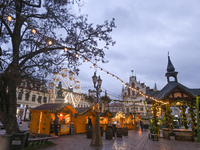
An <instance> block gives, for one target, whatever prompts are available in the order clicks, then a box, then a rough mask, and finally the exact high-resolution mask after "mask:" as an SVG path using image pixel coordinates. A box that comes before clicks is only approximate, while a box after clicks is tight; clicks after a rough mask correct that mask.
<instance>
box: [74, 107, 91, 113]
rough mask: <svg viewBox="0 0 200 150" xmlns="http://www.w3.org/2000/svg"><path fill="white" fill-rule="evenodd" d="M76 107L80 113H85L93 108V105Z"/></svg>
mask: <svg viewBox="0 0 200 150" xmlns="http://www.w3.org/2000/svg"><path fill="white" fill-rule="evenodd" d="M75 109H76V110H77V112H78V114H85V113H87V112H88V111H89V110H90V109H91V107H76V108H75Z"/></svg>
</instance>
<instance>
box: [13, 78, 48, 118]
mask: <svg viewBox="0 0 200 150" xmlns="http://www.w3.org/2000/svg"><path fill="white" fill-rule="evenodd" d="M16 92H17V93H16V95H17V118H18V117H21V118H22V120H29V119H30V116H31V114H30V109H32V108H35V107H37V106H39V105H41V104H45V103H48V102H49V98H50V95H49V92H48V89H47V86H46V84H45V82H43V81H39V80H38V81H30V80H27V79H24V80H23V81H22V82H21V84H20V85H18V87H17V90H16Z"/></svg>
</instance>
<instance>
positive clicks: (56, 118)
mask: <svg viewBox="0 0 200 150" xmlns="http://www.w3.org/2000/svg"><path fill="white" fill-rule="evenodd" d="M58 124H59V118H58V116H57V115H55V120H54V132H55V135H58Z"/></svg>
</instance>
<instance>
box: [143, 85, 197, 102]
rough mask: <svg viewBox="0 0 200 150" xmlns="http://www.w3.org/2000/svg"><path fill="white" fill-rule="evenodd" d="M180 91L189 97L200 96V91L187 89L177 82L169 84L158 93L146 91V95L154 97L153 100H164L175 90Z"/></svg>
mask: <svg viewBox="0 0 200 150" xmlns="http://www.w3.org/2000/svg"><path fill="white" fill-rule="evenodd" d="M177 88H178V89H180V90H181V91H183V92H185V93H186V94H188V95H190V96H191V97H193V98H195V97H196V96H197V95H200V89H189V88H187V87H186V86H184V85H182V84H180V83H178V82H169V83H168V84H167V85H166V86H165V87H164V88H163V89H162V90H160V91H147V93H146V94H147V95H148V96H150V97H154V98H155V99H159V100H164V99H166V98H167V97H168V96H169V95H170V93H171V92H172V91H173V90H175V89H177Z"/></svg>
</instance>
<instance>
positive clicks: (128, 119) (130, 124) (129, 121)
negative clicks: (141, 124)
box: [123, 113, 136, 130]
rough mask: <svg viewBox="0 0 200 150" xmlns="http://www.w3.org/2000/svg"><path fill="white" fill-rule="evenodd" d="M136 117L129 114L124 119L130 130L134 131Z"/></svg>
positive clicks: (124, 123)
mask: <svg viewBox="0 0 200 150" xmlns="http://www.w3.org/2000/svg"><path fill="white" fill-rule="evenodd" d="M134 119H136V118H134V115H133V113H128V114H126V115H125V118H124V119H123V125H124V126H125V127H127V128H128V129H129V130H130V129H134Z"/></svg>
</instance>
